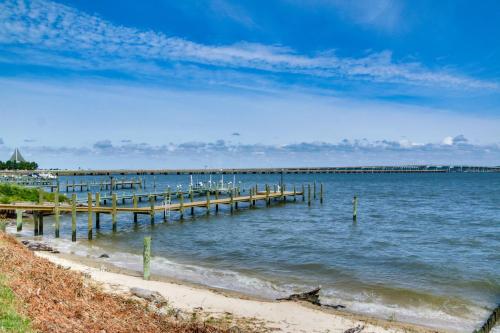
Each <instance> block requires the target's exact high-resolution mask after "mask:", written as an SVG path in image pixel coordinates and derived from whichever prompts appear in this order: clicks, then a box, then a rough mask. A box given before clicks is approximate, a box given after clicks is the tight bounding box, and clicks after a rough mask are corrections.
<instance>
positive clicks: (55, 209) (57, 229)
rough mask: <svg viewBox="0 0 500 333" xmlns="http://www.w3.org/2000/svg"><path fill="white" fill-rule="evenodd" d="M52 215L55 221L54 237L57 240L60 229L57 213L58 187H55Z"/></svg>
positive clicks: (58, 214) (58, 213)
mask: <svg viewBox="0 0 500 333" xmlns="http://www.w3.org/2000/svg"><path fill="white" fill-rule="evenodd" d="M54 215H55V216H54V218H55V220H56V228H55V236H56V238H59V229H60V227H61V222H60V212H59V187H57V189H56V194H54Z"/></svg>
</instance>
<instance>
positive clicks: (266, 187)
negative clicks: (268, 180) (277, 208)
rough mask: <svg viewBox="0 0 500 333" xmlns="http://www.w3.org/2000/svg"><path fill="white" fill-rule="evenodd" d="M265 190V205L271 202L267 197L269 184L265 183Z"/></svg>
mask: <svg viewBox="0 0 500 333" xmlns="http://www.w3.org/2000/svg"><path fill="white" fill-rule="evenodd" d="M264 188H265V190H266V206H269V205H270V204H271V200H270V199H269V185H267V184H266V185H265V187H264Z"/></svg>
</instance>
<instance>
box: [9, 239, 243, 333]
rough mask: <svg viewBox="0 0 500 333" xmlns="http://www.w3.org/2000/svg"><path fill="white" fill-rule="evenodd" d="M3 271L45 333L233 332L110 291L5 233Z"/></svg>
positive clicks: (27, 312) (24, 310)
mask: <svg viewBox="0 0 500 333" xmlns="http://www.w3.org/2000/svg"><path fill="white" fill-rule="evenodd" d="M0 275H1V276H3V277H4V278H5V283H6V285H7V286H8V287H10V288H11V289H12V291H13V292H14V294H15V295H16V297H17V299H18V300H20V301H21V306H20V307H19V308H20V309H19V311H20V312H22V313H23V314H25V315H27V316H28V317H29V318H30V319H31V324H32V327H33V329H35V330H37V331H40V332H101V333H104V332H107V333H109V332H148V333H149V332H199V333H204V332H226V331H227V332H229V331H232V330H226V329H223V328H219V327H215V326H212V325H210V324H207V323H202V322H199V321H193V320H189V321H179V320H176V319H175V318H173V317H169V316H165V315H161V314H159V313H157V312H155V311H152V310H151V309H150V308H149V307H148V306H146V305H145V304H144V303H141V302H138V301H135V300H131V299H127V298H125V297H122V296H118V295H112V294H108V293H105V292H103V291H102V290H101V289H100V288H99V287H96V286H95V285H93V284H91V283H89V281H88V280H87V279H86V278H85V277H84V276H83V275H82V274H80V273H76V272H73V271H70V270H67V269H64V268H62V267H58V266H56V265H54V264H52V263H51V262H49V261H47V260H45V259H42V258H39V257H36V256H35V255H33V253H32V252H31V251H29V250H27V249H26V248H25V247H24V246H22V245H21V244H20V243H19V242H18V241H16V240H15V239H14V238H13V237H11V236H8V235H5V233H3V232H0ZM235 331H239V330H237V329H236V330H235Z"/></svg>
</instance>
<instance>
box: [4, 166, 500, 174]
mask: <svg viewBox="0 0 500 333" xmlns="http://www.w3.org/2000/svg"><path fill="white" fill-rule="evenodd" d="M1 172H2V173H5V174H31V173H34V172H50V173H52V174H55V175H57V176H108V175H190V174H201V175H203V174H281V173H283V174H320V173H331V174H334V173H335V174H373V173H393V174H394V173H493V172H495V173H496V172H500V166H470V165H404V166H349V167H347V166H346V167H340V166H339V167H286V168H219V169H217V168H211V169H195V168H193V169H86V170H59V169H40V170H3V171H1Z"/></svg>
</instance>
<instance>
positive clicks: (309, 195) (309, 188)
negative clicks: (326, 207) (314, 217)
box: [307, 184, 311, 206]
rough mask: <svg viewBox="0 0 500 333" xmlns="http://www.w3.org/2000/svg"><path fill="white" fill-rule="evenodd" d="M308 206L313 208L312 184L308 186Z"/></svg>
mask: <svg viewBox="0 0 500 333" xmlns="http://www.w3.org/2000/svg"><path fill="white" fill-rule="evenodd" d="M307 205H308V206H311V184H307Z"/></svg>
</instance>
